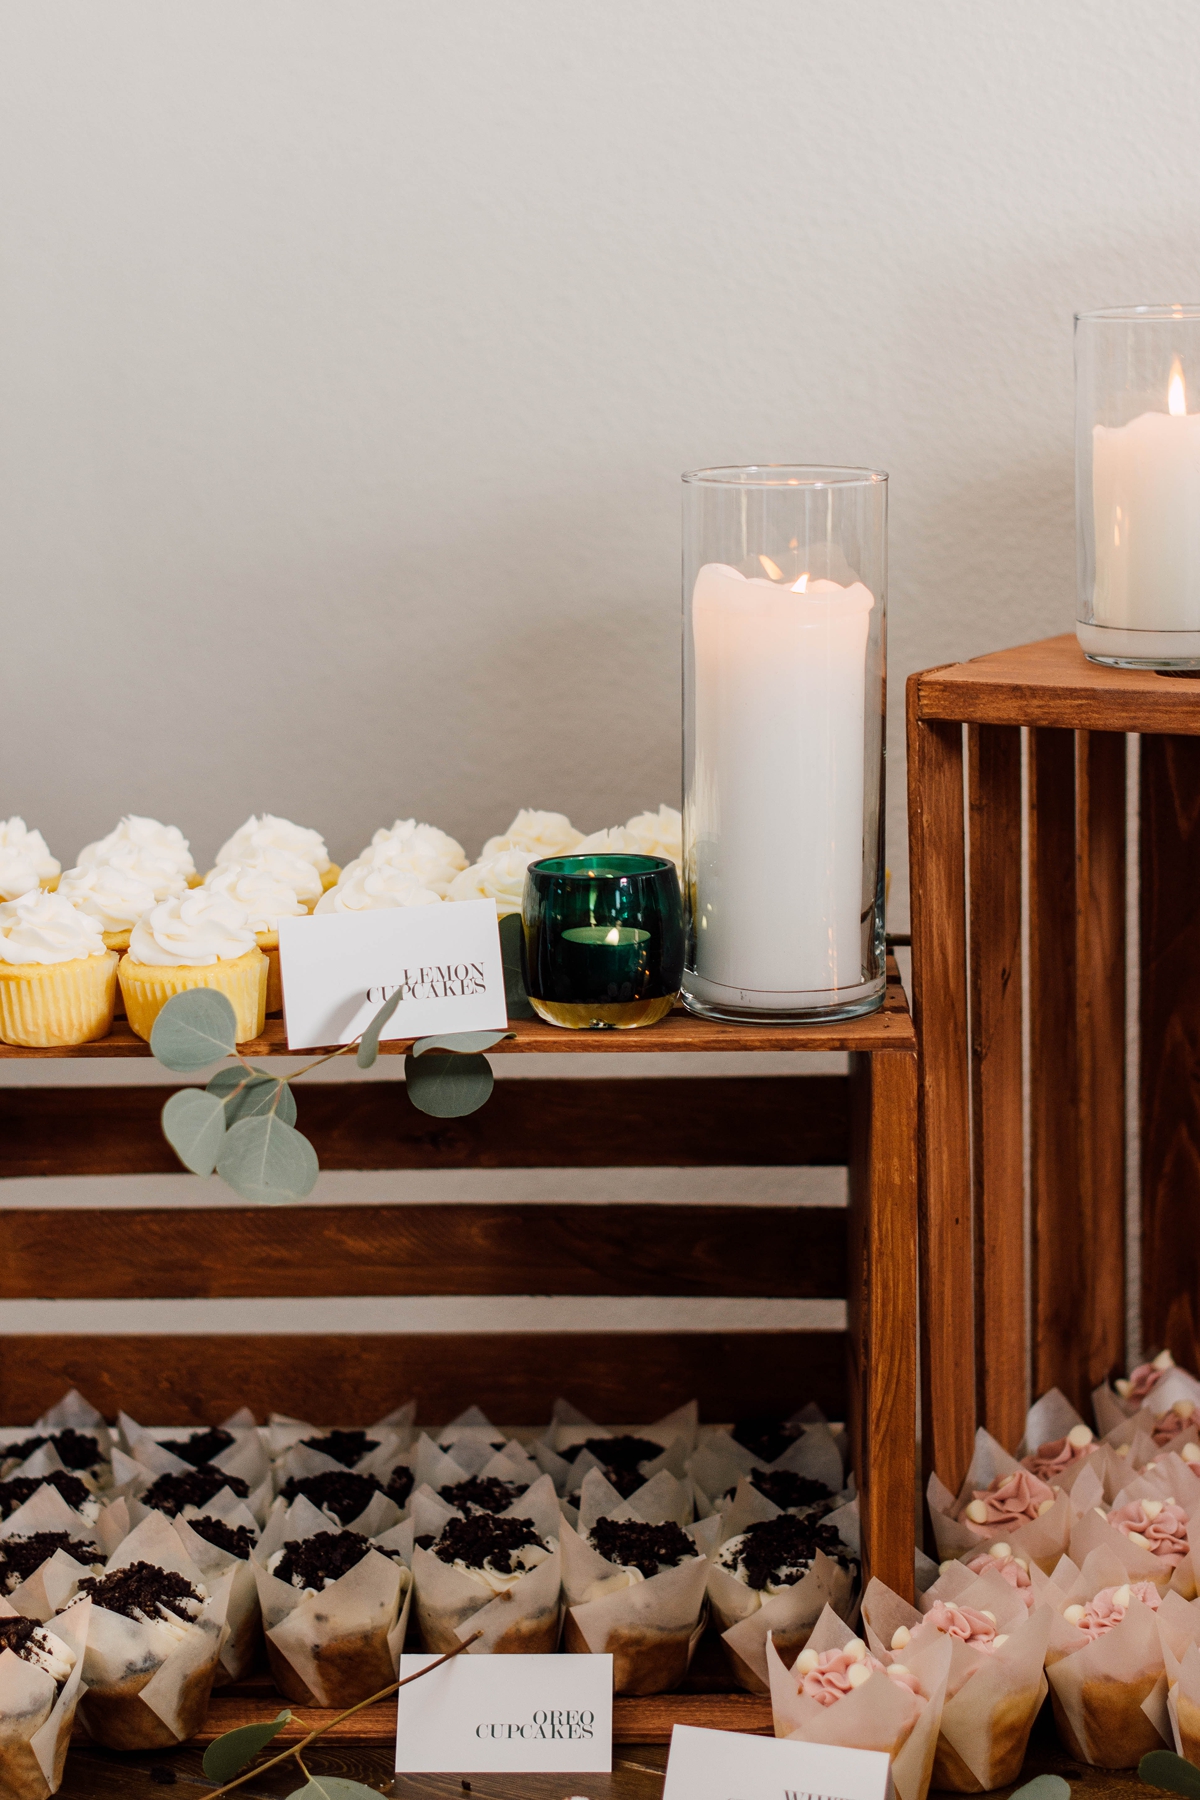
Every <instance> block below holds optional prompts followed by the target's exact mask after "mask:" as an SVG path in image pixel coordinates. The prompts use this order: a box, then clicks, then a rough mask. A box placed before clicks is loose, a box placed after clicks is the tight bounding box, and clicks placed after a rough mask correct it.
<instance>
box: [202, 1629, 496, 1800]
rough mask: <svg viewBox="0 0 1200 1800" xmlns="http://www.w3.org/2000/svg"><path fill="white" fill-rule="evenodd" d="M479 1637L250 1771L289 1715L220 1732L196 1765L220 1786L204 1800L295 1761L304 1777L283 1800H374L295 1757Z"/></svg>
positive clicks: (354, 1784) (359, 1786) (357, 1785)
mask: <svg viewBox="0 0 1200 1800" xmlns="http://www.w3.org/2000/svg"><path fill="white" fill-rule="evenodd" d="M482 1636H483V1633H482V1631H475V1632H472V1634H471V1636H470V1637H469V1638H464V1639H463V1641H462V1643H461V1644H459V1645H458V1646H457V1647H456V1648H455V1649H453V1650H448V1651H447V1652H446V1654H445V1656H439V1657H438V1659H437V1661H436V1662H431V1663H427V1664H426V1665H425V1667H424V1668H423V1669H418V1670H417V1672H416V1674H415V1675H406V1676H405V1677H404V1679H403V1681H393V1682H392V1684H391V1686H390V1687H385V1688H380V1690H379V1692H378V1693H377V1694H370V1695H368V1697H367V1698H366V1699H365V1700H360V1701H359V1702H358V1703H357V1705H355V1706H348V1707H347V1708H346V1710H345V1712H340V1713H338V1714H337V1715H336V1716H335V1717H334V1718H332V1719H329V1720H328V1721H327V1722H326V1723H325V1724H324V1725H318V1726H316V1727H315V1728H314V1729H313V1730H312V1731H310V1732H309V1733H308V1736H307V1737H302V1738H301V1739H300V1741H299V1743H297V1744H289V1745H288V1748H287V1749H286V1750H281V1751H280V1752H279V1754H278V1755H277V1756H271V1757H268V1759H267V1761H266V1762H264V1763H256V1764H255V1766H254V1767H253V1768H247V1767H246V1765H247V1763H250V1762H253V1759H254V1758H255V1757H256V1756H257V1755H258V1753H259V1751H260V1750H265V1749H266V1747H267V1745H268V1744H269V1743H270V1742H271V1740H272V1739H273V1738H275V1737H277V1736H278V1735H279V1733H280V1732H281V1731H282V1730H283V1728H284V1726H285V1725H290V1724H291V1722H292V1719H293V1717H294V1714H292V1713H291V1712H288V1711H287V1710H285V1711H283V1712H281V1713H277V1714H276V1716H275V1718H273V1719H270V1720H264V1721H263V1723H262V1724H260V1725H239V1726H238V1727H237V1729H236V1730H235V1731H226V1732H224V1733H223V1734H222V1736H221V1737H219V1738H214V1739H213V1741H212V1743H211V1744H210V1745H209V1746H208V1749H207V1750H206V1751H205V1752H204V1761H203V1763H202V1764H201V1767H202V1768H203V1770H204V1773H205V1774H206V1775H207V1776H208V1779H209V1780H210V1781H219V1782H221V1783H222V1784H223V1785H222V1786H221V1787H216V1788H210V1790H209V1792H208V1793H207V1794H206V1795H205V1796H204V1800H217V1797H218V1795H220V1794H230V1793H232V1792H233V1790H234V1788H239V1787H241V1786H242V1785H243V1783H244V1782H247V1781H249V1780H250V1779H251V1778H252V1777H253V1776H255V1775H262V1774H264V1773H265V1771H266V1770H267V1769H273V1768H274V1767H275V1766H276V1764H277V1763H281V1762H286V1761H287V1760H288V1758H289V1757H294V1758H295V1760H296V1762H297V1764H298V1765H299V1767H300V1771H301V1773H302V1774H303V1776H304V1777H305V1785H304V1786H303V1787H302V1788H295V1789H293V1791H292V1792H291V1793H290V1794H289V1795H288V1797H287V1800H378V1795H377V1793H376V1791H375V1789H374V1788H369V1787H365V1786H364V1785H363V1783H362V1782H361V1781H347V1780H346V1778H345V1777H344V1776H342V1775H322V1776H320V1777H317V1776H315V1775H311V1774H310V1773H309V1771H308V1769H306V1768H305V1766H304V1760H303V1757H302V1755H301V1752H302V1751H304V1750H307V1749H308V1747H309V1745H310V1744H315V1743H316V1741H317V1739H318V1738H319V1737H324V1735H325V1733H326V1732H327V1731H332V1730H333V1727H334V1726H335V1725H340V1724H341V1722H342V1720H343V1719H349V1718H352V1717H353V1715H354V1714H355V1713H356V1712H361V1711H362V1709H363V1707H364V1706H374V1705H375V1703H376V1701H379V1700H386V1699H387V1698H388V1695H389V1694H398V1693H399V1691H400V1689H401V1688H402V1687H407V1686H408V1684H409V1682H410V1681H420V1679H421V1677H422V1675H432V1673H433V1671H434V1670H435V1669H440V1668H441V1666H442V1664H443V1663H448V1662H451V1661H452V1660H453V1659H454V1657H456V1656H461V1655H462V1653H463V1651H464V1650H469V1649H470V1647H471V1645H472V1644H473V1643H474V1642H475V1641H476V1639H477V1638H481V1637H482ZM239 1771H242V1772H241V1773H239Z"/></svg>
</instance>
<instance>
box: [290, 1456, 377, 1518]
mask: <svg viewBox="0 0 1200 1800" xmlns="http://www.w3.org/2000/svg"><path fill="white" fill-rule="evenodd" d="M280 1491H281V1493H282V1494H283V1497H284V1499H285V1500H286V1501H287V1503H288V1505H289V1506H290V1505H291V1503H292V1501H293V1500H295V1499H296V1497H297V1495H299V1494H303V1495H304V1497H305V1499H306V1500H311V1501H312V1503H313V1505H314V1506H321V1507H324V1509H325V1511H326V1512H331V1513H332V1514H333V1516H334V1518H335V1519H336V1520H337V1522H338V1524H339V1525H348V1524H349V1522H350V1520H351V1519H357V1517H358V1515H359V1513H360V1512H363V1511H364V1510H365V1509H366V1508H367V1507H368V1506H369V1505H370V1504H371V1498H372V1496H373V1495H374V1494H381V1493H382V1492H383V1486H382V1484H381V1483H380V1482H379V1481H377V1480H376V1478H375V1476H374V1475H352V1474H351V1472H350V1470H349V1469H346V1470H345V1471H343V1470H341V1469H326V1470H325V1472H324V1474H323V1475H293V1476H291V1477H290V1478H289V1480H287V1481H285V1482H284V1484H283V1487H282V1489H281V1490H280Z"/></svg>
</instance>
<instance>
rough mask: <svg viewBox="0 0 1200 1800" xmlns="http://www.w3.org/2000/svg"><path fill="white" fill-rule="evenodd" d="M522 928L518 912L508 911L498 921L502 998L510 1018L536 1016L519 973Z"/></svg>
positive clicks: (523, 979) (523, 978)
mask: <svg viewBox="0 0 1200 1800" xmlns="http://www.w3.org/2000/svg"><path fill="white" fill-rule="evenodd" d="M523 930H524V928H523V926H522V924H521V915H520V913H509V914H508V917H507V918H504V919H501V921H500V959H501V961H502V962H503V964H504V999H505V1004H506V1005H507V1007H508V1016H509V1018H510V1019H534V1018H536V1017H537V1014H536V1013H535V1012H534V1010H533V1008H532V1006H530V1004H529V995H528V994H527V993H526V992H525V977H524V976H523V975H522V973H521V938H522V935H523Z"/></svg>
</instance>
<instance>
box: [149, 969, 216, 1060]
mask: <svg viewBox="0 0 1200 1800" xmlns="http://www.w3.org/2000/svg"><path fill="white" fill-rule="evenodd" d="M236 1033H237V1017H236V1015H235V1013H234V1010H233V1007H232V1006H231V1005H230V1004H229V1001H228V1000H227V999H226V998H225V996H224V994H220V993H218V992H217V990H216V988H189V989H188V991H187V993H186V994H174V995H173V996H172V997H171V999H170V1000H168V1001H167V1004H166V1005H165V1006H164V1007H163V1009H162V1011H161V1012H160V1013H159V1015H158V1017H157V1019H155V1021H154V1029H153V1030H152V1031H151V1033H150V1049H151V1051H152V1052H153V1054H154V1055H155V1056H156V1057H157V1058H158V1060H159V1062H160V1063H162V1065H163V1067H164V1068H167V1069H173V1070H174V1071H175V1073H176V1074H177V1075H191V1074H194V1073H195V1071H196V1070H197V1069H206V1068H207V1067H208V1066H209V1064H210V1063H215V1062H218V1061H219V1060H220V1058H221V1057H223V1056H232V1055H233V1052H234V1050H235V1048H236V1042H237V1040H236Z"/></svg>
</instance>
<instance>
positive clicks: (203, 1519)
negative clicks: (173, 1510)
mask: <svg viewBox="0 0 1200 1800" xmlns="http://www.w3.org/2000/svg"><path fill="white" fill-rule="evenodd" d="M174 1529H175V1534H176V1536H177V1537H178V1539H179V1541H180V1543H181V1544H182V1545H183V1548H184V1550H185V1552H186V1553H187V1555H188V1556H189V1557H190V1558H191V1560H192V1561H193V1562H194V1563H195V1565H196V1567H197V1568H198V1569H199V1571H200V1573H201V1575H202V1576H203V1577H204V1581H205V1584H206V1585H207V1586H208V1587H214V1586H215V1585H216V1583H217V1582H218V1581H220V1580H221V1578H222V1577H223V1576H225V1575H228V1576H230V1577H231V1580H230V1588H229V1602H228V1605H227V1608H226V1613H225V1622H226V1624H227V1625H228V1627H229V1634H228V1636H227V1637H226V1639H225V1642H224V1643H223V1644H222V1646H221V1654H220V1660H219V1662H218V1664H217V1670H216V1674H215V1676H214V1678H213V1686H214V1687H224V1686H225V1684H226V1683H227V1682H230V1681H240V1680H242V1679H243V1677H244V1676H246V1675H248V1674H249V1673H250V1670H251V1669H252V1668H253V1666H254V1663H255V1661H256V1659H257V1656H258V1649H259V1640H260V1638H261V1635H262V1619H261V1616H260V1614H259V1608H258V1586H257V1583H256V1582H255V1579H254V1571H253V1569H252V1568H251V1566H250V1558H251V1556H252V1555H253V1553H254V1549H255V1546H256V1545H257V1543H258V1535H259V1534H258V1527H257V1526H256V1525H255V1523H254V1517H253V1514H252V1513H250V1512H248V1511H247V1509H246V1507H245V1506H244V1505H242V1504H241V1503H240V1502H236V1503H234V1504H233V1505H229V1504H228V1502H226V1504H225V1506H224V1507H223V1510H222V1512H221V1514H220V1515H215V1514H213V1513H201V1514H199V1515H198V1516H197V1515H195V1514H189V1515H188V1516H187V1517H184V1516H183V1515H182V1514H180V1515H179V1516H178V1517H177V1518H176V1519H175V1521H174Z"/></svg>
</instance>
